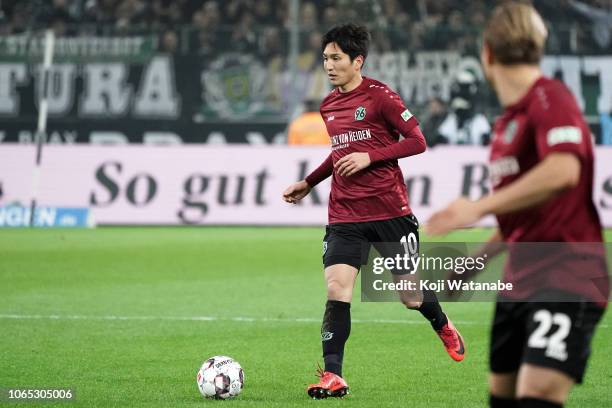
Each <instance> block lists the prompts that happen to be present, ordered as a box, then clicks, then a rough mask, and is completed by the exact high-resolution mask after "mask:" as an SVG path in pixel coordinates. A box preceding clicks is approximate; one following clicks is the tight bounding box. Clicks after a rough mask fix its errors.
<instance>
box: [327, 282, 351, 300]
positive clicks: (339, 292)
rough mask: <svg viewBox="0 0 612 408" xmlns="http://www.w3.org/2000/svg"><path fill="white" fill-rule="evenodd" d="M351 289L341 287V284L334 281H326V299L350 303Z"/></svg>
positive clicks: (345, 286)
mask: <svg viewBox="0 0 612 408" xmlns="http://www.w3.org/2000/svg"><path fill="white" fill-rule="evenodd" d="M351 294H352V287H350V286H347V285H343V284H342V282H340V281H338V280H336V279H329V280H328V281H327V298H328V299H332V300H341V301H345V302H346V301H347V298H348V299H349V301H350V297H351Z"/></svg>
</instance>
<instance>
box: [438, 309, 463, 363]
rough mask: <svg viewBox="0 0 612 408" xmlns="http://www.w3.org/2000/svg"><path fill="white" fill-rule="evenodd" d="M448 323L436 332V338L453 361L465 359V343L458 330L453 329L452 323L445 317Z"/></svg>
mask: <svg viewBox="0 0 612 408" xmlns="http://www.w3.org/2000/svg"><path fill="white" fill-rule="evenodd" d="M446 318H447V319H448V323H446V324H445V325H444V327H442V328H441V329H440V330H438V331H436V333H438V337H440V340H442V343H444V347H445V348H446V352H447V353H448V355H449V356H451V358H452V359H453V360H455V361H461V360H463V358H464V357H465V343H464V342H463V337H461V333H459V330H457V329H456V328H455V326H454V325H453V322H451V320H450V319H449V318H448V316H446Z"/></svg>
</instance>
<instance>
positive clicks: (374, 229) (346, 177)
mask: <svg viewBox="0 0 612 408" xmlns="http://www.w3.org/2000/svg"><path fill="white" fill-rule="evenodd" d="M369 38H370V35H369V33H368V31H367V30H366V29H365V28H363V27H361V26H358V25H355V24H346V25H341V26H337V27H334V28H332V29H331V30H330V31H329V32H328V33H327V34H325V36H324V37H323V40H322V44H321V45H322V47H321V48H322V51H323V60H324V63H323V65H324V68H325V71H326V73H327V75H328V76H329V80H330V81H331V83H332V85H333V86H334V87H335V89H334V90H333V91H332V92H331V93H330V94H329V95H328V96H327V97H326V98H325V99H324V100H323V102H322V103H321V109H320V111H321V115H322V117H323V120H324V121H325V124H326V126H327V131H328V133H329V135H330V138H331V145H332V146H331V149H332V151H331V154H330V155H329V156H328V157H327V159H326V160H325V161H324V162H323V164H321V165H320V166H319V167H318V168H317V169H316V170H315V171H313V172H312V173H311V174H310V175H308V176H307V177H306V179H305V180H301V181H299V182H297V183H294V184H292V185H291V186H289V188H287V190H285V192H284V193H283V197H284V199H285V201H287V202H289V203H296V202H298V201H299V200H301V199H302V198H304V197H305V196H306V195H307V194H308V193H309V192H310V190H311V189H312V188H313V187H314V186H316V185H317V184H318V183H320V182H321V181H322V180H324V179H325V178H327V177H329V176H332V187H331V193H330V197H329V225H328V226H327V227H326V234H325V238H324V255H323V264H324V267H325V279H326V281H327V299H328V300H327V303H326V306H325V314H324V316H323V324H322V327H321V341H322V346H323V359H324V362H325V369H324V370H323V371H322V372H321V373H320V374H321V378H320V381H319V383H317V384H312V385H311V386H309V387H308V394H309V395H310V396H311V397H313V398H326V397H329V396H332V397H341V396H343V395H345V394H346V393H347V391H348V385H347V384H346V382H345V380H344V379H343V378H342V361H343V356H344V346H345V343H346V341H347V339H348V337H349V333H350V329H351V317H350V305H351V303H350V302H351V299H352V295H353V286H354V284H355V279H356V278H357V274H358V272H359V268H360V266H361V265H362V264H363V262H364V250H363V249H364V248H369V246H370V245H371V244H372V245H374V246H375V247H377V249H379V251H381V249H380V246H377V243H383V242H387V243H388V242H395V243H399V242H410V243H413V244H416V245H418V221H417V219H416V217H415V216H414V215H413V214H412V211H411V210H410V206H409V203H408V195H407V190H406V185H405V182H404V177H403V175H402V172H401V170H400V168H399V166H398V163H397V159H400V158H402V157H408V156H412V155H416V154H420V153H423V152H424V151H425V149H426V145H425V139H424V137H423V134H422V133H421V131H420V129H419V127H418V122H417V120H416V118H415V117H414V116H413V115H412V114H411V113H410V111H409V110H408V109H406V107H405V106H404V103H403V102H402V100H401V99H400V97H399V96H398V95H397V94H396V93H395V92H393V91H392V90H391V89H389V88H388V87H387V86H386V85H385V84H383V83H381V82H379V81H376V80H374V79H371V78H366V77H363V76H362V75H361V68H362V66H363V64H364V61H365V59H366V57H367V54H368V44H369ZM400 135H402V136H403V137H404V138H403V140H401V141H400ZM383 252H384V249H383ZM366 256H367V254H366ZM383 256H386V255H383ZM404 278H406V279H407V277H406V276H405V272H400V274H399V275H395V276H394V279H396V280H401V279H404ZM412 295H413V294H408V293H403V292H400V299H401V300H402V302H403V303H404V304H405V305H406V307H408V308H411V309H417V310H419V311H420V312H421V314H422V315H423V316H424V317H425V318H426V319H428V320H429V321H430V323H431V325H432V327H433V329H434V330H435V331H436V332H437V334H438V336H439V337H440V339H441V340H442V342H443V344H444V346H445V348H446V350H447V352H448V353H449V355H450V356H451V357H452V358H453V359H454V360H456V361H461V360H462V359H463V357H464V354H465V348H464V344H463V339H462V338H461V336H460V334H459V332H458V331H457V330H456V329H455V327H454V326H453V324H452V323H451V321H450V320H449V319H448V318H447V316H446V315H445V314H444V313H443V312H442V309H441V308H440V304H439V303H438V300H437V297H436V295H435V293H434V292H432V291H424V292H423V293H422V295H421V294H419V296H418V297H416V298H415V297H414V296H412Z"/></svg>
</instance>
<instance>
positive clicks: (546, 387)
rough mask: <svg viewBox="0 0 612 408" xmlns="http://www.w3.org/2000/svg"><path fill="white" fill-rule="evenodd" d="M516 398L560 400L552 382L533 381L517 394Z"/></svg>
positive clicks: (557, 389)
mask: <svg viewBox="0 0 612 408" xmlns="http://www.w3.org/2000/svg"><path fill="white" fill-rule="evenodd" d="M517 394H518V395H517V398H518V399H519V400H520V399H522V398H534V399H540V400H547V401H550V400H556V399H559V398H560V396H561V395H560V394H561V392H560V390H559V387H558V386H557V384H555V382H554V381H534V382H533V383H530V384H528V385H527V386H525V387H524V388H523V389H521V390H519V391H518V393H517Z"/></svg>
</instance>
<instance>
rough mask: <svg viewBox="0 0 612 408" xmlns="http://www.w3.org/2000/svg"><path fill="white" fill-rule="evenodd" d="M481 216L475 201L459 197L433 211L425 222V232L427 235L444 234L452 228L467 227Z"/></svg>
mask: <svg viewBox="0 0 612 408" xmlns="http://www.w3.org/2000/svg"><path fill="white" fill-rule="evenodd" d="M481 217H482V214H481V213H480V209H479V208H478V205H477V203H476V202H474V201H470V200H468V199H467V198H465V197H461V198H458V199H456V200H455V201H453V202H452V203H450V204H449V205H448V207H446V208H445V209H443V210H441V211H438V212H436V213H434V214H433V215H432V216H431V217H430V218H429V220H428V221H427V223H426V224H425V232H426V233H427V234H429V235H445V234H448V233H449V232H451V231H452V230H455V229H458V228H462V227H467V226H468V225H471V224H473V223H475V222H476V221H478V220H479V219H480V218H481Z"/></svg>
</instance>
